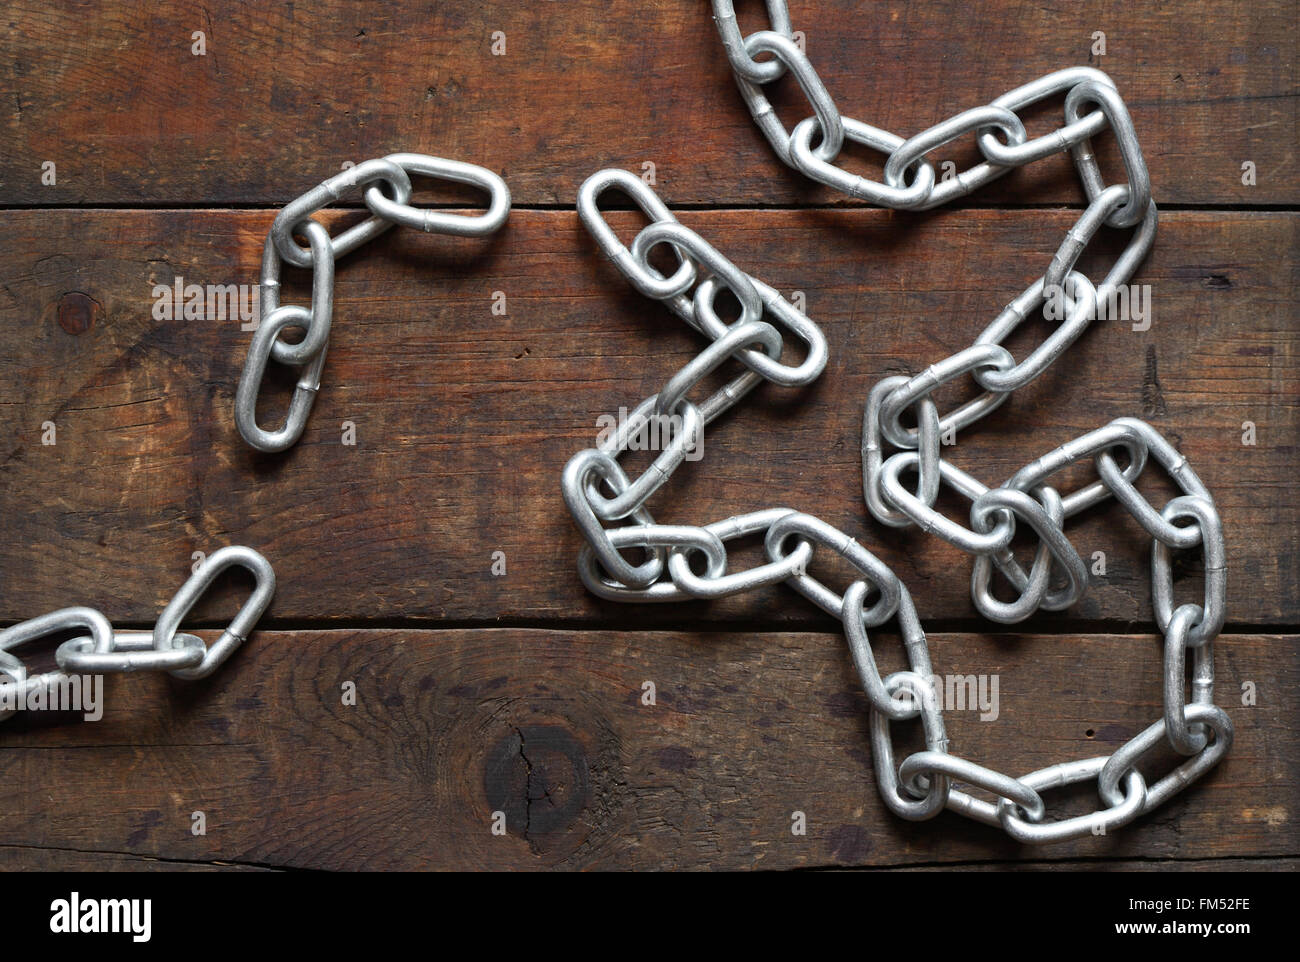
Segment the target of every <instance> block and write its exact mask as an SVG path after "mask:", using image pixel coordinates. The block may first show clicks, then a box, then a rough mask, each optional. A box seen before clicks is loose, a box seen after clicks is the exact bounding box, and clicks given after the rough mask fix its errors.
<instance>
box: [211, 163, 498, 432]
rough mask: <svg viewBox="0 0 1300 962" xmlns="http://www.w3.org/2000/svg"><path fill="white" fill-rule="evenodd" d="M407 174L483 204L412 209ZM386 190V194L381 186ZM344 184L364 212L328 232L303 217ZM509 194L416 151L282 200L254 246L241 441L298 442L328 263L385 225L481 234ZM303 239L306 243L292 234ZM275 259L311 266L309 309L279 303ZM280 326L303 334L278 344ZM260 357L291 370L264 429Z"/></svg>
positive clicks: (317, 372) (322, 338) (320, 364)
mask: <svg viewBox="0 0 1300 962" xmlns="http://www.w3.org/2000/svg"><path fill="white" fill-rule="evenodd" d="M411 174H416V175H419V176H421V177H433V178H438V179H440V180H447V181H453V182H455V183H460V184H469V185H470V186H472V187H477V188H479V189H480V190H482V191H483V192H485V193H486V194H487V195H488V198H489V202H488V208H487V210H485V211H484V212H483V213H481V214H476V215H472V216H466V215H463V214H447V213H443V212H441V211H436V210H424V209H419V208H415V207H412V206H411V205H410V199H411V176H410V175H411ZM385 188H386V189H387V191H388V193H385V192H384V190H385ZM353 190H360V191H361V192H362V199H363V200H364V201H365V204H366V207H367V208H368V209H369V210H370V212H371V216H370V217H367V218H366V219H365V220H363V221H361V223H359V224H355V225H354V226H352V227H349V228H348V229H347V230H345V231H343V232H342V233H341V234H339V235H338V236H336V237H331V236H330V234H329V231H328V230H326V228H325V226H324V225H323V224H321V223H320V222H319V221H318V220H316V219H315V218H314V217H313V216H312V215H313V214H316V213H318V212H319V211H321V210H322V209H324V208H325V207H326V206H327V205H329V204H331V203H333V202H334V201H336V200H339V199H340V198H341V197H343V196H345V195H346V194H348V193H349V192H351V191H353ZM509 212H510V191H509V189H508V188H507V187H506V184H505V181H503V180H502V179H501V178H500V177H498V176H497V175H496V174H494V173H493V172H492V171H490V170H487V169H486V168H484V167H477V166H475V165H473V164H466V163H462V162H460V161H457V160H447V159H445V158H442V157H431V156H428V155H426V154H409V153H400V154H389V155H388V156H387V157H380V158H375V159H373V160H367V161H364V162H362V163H360V164H357V165H356V166H354V167H350V168H348V169H347V170H344V171H342V172H340V173H338V174H335V175H334V176H333V177H331V178H329V179H328V180H326V181H325V182H323V183H321V184H318V185H317V186H316V187H313V188H312V189H311V190H309V191H307V192H306V193H305V194H303V195H302V196H301V197H298V198H296V199H295V200H292V201H290V202H289V203H288V204H286V205H285V206H284V208H283V209H282V210H281V211H280V212H279V213H278V214H277V215H276V217H275V220H274V221H272V223H271V229H270V231H269V232H268V233H267V236H266V243H265V245H264V246H263V248H262V274H261V285H260V291H261V308H262V310H261V322H260V323H259V324H258V327H257V331H256V332H255V333H254V334H253V340H252V342H251V343H250V344H249V346H248V359H247V360H246V361H245V362H244V371H243V374H242V375H241V376H240V379H239V387H238V388H237V389H236V391H235V424H236V426H237V427H238V428H239V433H240V434H241V435H242V436H243V438H244V440H245V441H247V442H248V443H249V444H250V445H252V446H253V447H255V448H257V449H258V450H259V451H268V452H274V451H284V450H287V449H288V448H291V447H293V445H295V444H297V443H298V439H299V438H300V437H302V432H303V429H304V428H305V427H306V426H307V417H308V415H309V414H311V409H312V405H313V404H315V402H316V394H317V392H318V391H319V390H320V382H321V371H322V369H323V368H324V366H325V352H326V349H327V348H328V346H329V335H330V322H331V320H332V318H333V313H334V262H335V261H336V260H338V259H339V258H340V257H343V256H344V255H346V254H349V253H351V252H352V251H354V250H356V249H357V248H358V247H360V246H362V245H363V244H366V243H368V242H370V241H372V240H374V239H375V238H376V237H378V236H379V235H380V234H383V233H384V232H385V231H387V230H389V229H391V228H392V227H393V225H395V224H401V225H402V226H404V227H409V228H411V229H413V230H420V231H425V232H426V233H435V234H448V235H451V236H455V237H483V236H486V235H488V234H491V233H494V232H495V231H497V230H499V229H500V228H501V225H502V224H504V223H505V220H506V216H507V215H508V214H509ZM295 234H301V235H303V236H304V237H306V239H307V243H308V246H307V247H306V248H304V247H302V246H300V245H299V244H298V242H297V241H295V240H294V235H295ZM282 262H288V263H289V264H292V265H293V266H294V267H304V268H310V269H311V271H312V298H311V308H310V310H308V309H307V308H303V307H299V306H296V305H281V303H280V273H281V270H282ZM286 328H297V329H298V330H301V331H302V332H303V336H302V339H301V340H300V341H298V342H296V343H290V342H288V341H285V340H282V339H281V337H280V335H281V334H282V333H283V332H284V331H285V329H286ZM270 360H274V361H277V362H279V363H280V364H285V365H288V366H290V367H296V368H298V369H299V375H298V380H297V383H296V384H295V385H294V388H293V395H292V397H291V399H290V401H289V410H288V412H287V414H286V415H285V419H284V421H283V423H282V424H281V425H280V427H278V428H276V429H274V430H267V429H266V428H263V427H262V426H261V425H260V424H258V423H257V399H258V395H259V394H261V391H262V379H263V377H264V376H265V374H266V365H267V362H268V361H270Z"/></svg>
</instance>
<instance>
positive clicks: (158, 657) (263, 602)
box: [0, 545, 275, 721]
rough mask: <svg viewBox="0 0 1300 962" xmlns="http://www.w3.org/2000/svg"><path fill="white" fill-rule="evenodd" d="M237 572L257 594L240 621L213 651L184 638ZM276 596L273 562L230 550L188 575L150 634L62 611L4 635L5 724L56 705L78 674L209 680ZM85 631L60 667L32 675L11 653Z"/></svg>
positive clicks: (0, 681)
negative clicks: (24, 712) (210, 593)
mask: <svg viewBox="0 0 1300 962" xmlns="http://www.w3.org/2000/svg"><path fill="white" fill-rule="evenodd" d="M232 567H240V568H244V569H246V570H247V571H249V572H250V573H251V574H252V575H253V591H252V593H251V594H250V595H249V597H248V600H247V601H245V602H244V605H243V607H242V608H240V610H239V612H238V614H236V615H235V617H234V618H233V619H232V620H231V621H230V624H229V625H227V626H226V628H225V630H224V631H222V633H221V636H220V637H219V638H218V639H217V640H216V641H215V642H213V643H212V644H211V645H207V644H206V643H205V642H204V641H203V639H201V638H199V637H197V636H196V635H192V634H189V633H186V632H182V631H179V630H178V629H179V628H180V623H181V621H182V620H183V619H184V618H185V616H186V615H187V614H188V613H189V610H190V609H191V608H192V607H194V604H195V602H197V601H198V599H199V598H200V596H202V594H203V593H204V592H205V591H206V590H207V589H208V587H209V586H210V585H211V584H212V582H213V581H214V580H215V579H216V577H217V576H218V575H219V574H221V573H222V572H223V571H225V570H227V569H228V568H232ZM274 594H275V572H274V571H273V570H272V569H271V563H270V562H269V561H267V560H266V558H264V557H263V556H262V555H260V554H258V553H257V552H256V551H254V550H253V549H252V548H246V547H243V546H242V545H228V546H227V547H224V548H221V549H219V550H218V551H214V552H213V553H212V554H210V555H209V556H208V557H207V558H205V559H204V560H203V562H202V564H200V565H199V567H198V568H197V569H196V570H195V571H194V573H193V574H191V575H190V577H189V579H188V580H187V581H186V582H185V584H183V585H181V588H180V590H179V591H177V592H176V594H175V595H174V596H173V597H172V599H171V601H169V602H168V603H167V606H166V607H165V608H164V609H163V611H162V614H160V615H159V616H158V620H157V622H156V623H155V624H154V627H153V630H152V631H114V630H113V626H112V625H111V624H109V621H108V619H107V618H105V617H104V615H102V614H101V613H100V612H98V611H96V610H95V609H93V608H60V609H59V610H57V611H52V612H50V613H48V614H44V615H40V616H38V617H36V618H31V619H28V620H27V621H23V622H20V623H19V624H16V625H14V626H12V627H10V628H6V629H4V630H3V631H0V721H4V720H5V719H6V718H9V717H10V716H11V715H13V714H15V713H16V712H17V711H19V710H21V708H22V707H23V706H24V705H26V704H29V702H30V700H32V699H33V698H35V697H37V696H34V695H33V692H34V691H36V690H37V689H41V690H42V692H43V698H42V701H44V702H46V703H50V704H53V703H55V694H56V693H57V691H58V690H59V689H61V688H63V686H65V685H67V684H68V683H69V682H70V681H71V679H72V677H73V676H74V675H103V674H120V673H126V672H134V671H165V672H167V673H168V674H170V675H173V676H175V677H176V678H183V679H187V680H190V679H197V678H206V677H208V676H209V675H210V674H212V673H213V672H214V671H216V670H217V669H218V668H220V667H221V665H223V664H224V663H225V662H226V660H227V659H228V658H229V657H230V656H231V655H232V654H234V652H235V650H236V649H237V648H239V646H240V645H242V644H243V643H244V641H245V640H247V638H248V636H249V635H250V634H251V633H252V631H253V628H254V627H255V626H256V625H257V622H258V620H259V619H260V618H261V617H262V614H263V612H265V611H266V608H267V606H268V605H269V604H270V603H271V597H272V595H274ZM76 630H84V631H88V632H90V634H89V635H81V636H79V637H74V638H72V639H70V640H68V641H65V642H63V643H62V644H61V645H59V646H58V648H57V649H55V653H54V660H55V663H56V664H57V665H58V667H57V668H56V669H55V670H52V671H47V672H44V673H42V674H40V675H31V674H29V673H28V671H27V667H26V665H25V664H24V663H23V661H22V660H21V659H19V658H18V657H17V656H15V655H14V654H13V649H14V648H18V647H20V646H22V645H26V644H29V643H31V642H34V641H40V640H41V639H42V638H47V637H49V636H50V635H54V634H58V633H62V632H67V631H76Z"/></svg>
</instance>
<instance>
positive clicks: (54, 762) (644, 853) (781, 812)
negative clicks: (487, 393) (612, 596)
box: [0, 629, 1300, 869]
mask: <svg viewBox="0 0 1300 962" xmlns="http://www.w3.org/2000/svg"><path fill="white" fill-rule="evenodd" d="M1298 641H1300V639H1298V638H1297V637H1295V636H1273V635H1237V636H1232V637H1230V638H1224V639H1223V640H1222V642H1221V644H1219V645H1218V646H1217V647H1218V651H1217V655H1218V661H1217V668H1218V678H1217V684H1218V695H1219V701H1220V703H1221V704H1224V705H1226V706H1227V710H1228V712H1229V714H1230V715H1231V717H1232V718H1233V721H1234V724H1235V726H1236V744H1235V746H1234V748H1233V751H1232V753H1231V754H1230V755H1229V756H1228V758H1227V759H1226V760H1225V761H1224V762H1223V763H1222V764H1221V765H1220V766H1219V767H1218V768H1217V769H1216V770H1215V771H1213V772H1212V773H1211V774H1210V775H1208V776H1207V777H1206V778H1205V779H1204V780H1202V781H1201V782H1199V783H1197V784H1196V785H1195V786H1193V787H1192V788H1190V789H1189V790H1187V791H1186V792H1185V793H1183V794H1182V795H1181V796H1179V797H1178V798H1177V799H1175V800H1174V801H1172V802H1171V803H1170V804H1168V805H1167V806H1165V807H1163V808H1161V809H1160V810H1159V811H1158V812H1155V813H1152V814H1151V815H1150V816H1148V817H1145V818H1143V819H1142V820H1140V822H1138V823H1135V824H1134V825H1131V826H1129V827H1128V828H1127V829H1126V830H1124V831H1122V832H1120V831H1117V832H1114V833H1112V834H1111V835H1109V836H1106V837H1100V838H1091V837H1090V838H1088V839H1084V840H1080V841H1077V842H1071V843H1066V844H1064V845H1059V846H1051V847H1034V848H1022V847H1020V846H1017V845H1016V844H1015V843H1013V842H1011V841H1009V840H1008V839H1006V838H1005V837H1004V836H1003V835H1002V833H1001V832H999V831H997V830H994V829H990V828H987V827H985V826H981V825H976V824H973V823H968V822H967V821H966V820H964V819H961V818H960V817H958V816H955V815H951V814H947V813H945V814H944V815H941V816H940V817H939V818H938V819H937V820H935V821H933V822H929V823H925V824H914V823H908V822H903V821H901V820H899V819H897V818H895V817H893V816H892V815H890V814H889V813H888V812H887V811H886V810H885V809H884V807H883V805H882V803H881V801H880V799H879V797H878V795H877V791H876V787H875V781H874V777H873V775H872V772H871V761H870V758H871V750H870V747H869V741H868V737H867V727H868V724H867V713H866V710H865V707H866V700H865V698H864V696H863V695H862V694H861V691H860V687H859V683H858V681H857V678H856V675H855V674H854V671H853V668H852V664H851V660H850V659H849V657H848V655H847V652H846V650H845V645H844V642H843V639H842V638H840V637H839V636H836V635H829V634H808V633H798V634H792V633H782V632H771V633H765V634H755V633H745V632H741V633H726V632H716V633H675V632H626V631H620V632H592V631H579V632H569V631H544V630H522V629H500V630H497V629H478V630H471V631H434V630H399V631H381V630H345V631H300V632H292V633H288V632H265V631H262V632H258V633H256V635H255V636H254V637H253V638H252V639H251V640H250V642H249V644H248V645H247V646H245V648H244V649H243V650H242V651H241V652H240V653H239V654H238V655H237V656H236V657H235V659H234V660H233V661H232V662H230V663H229V664H228V665H226V666H225V668H224V669H223V670H222V671H221V672H219V673H218V674H217V675H215V676H213V677H212V678H211V679H209V680H208V681H206V682H203V683H196V684H186V683H181V682H171V681H169V680H167V679H166V678H160V677H157V676H136V677H125V678H120V679H113V680H112V681H111V682H110V684H109V685H108V686H107V688H106V692H105V701H106V703H107V706H108V707H107V710H106V711H105V714H104V717H103V719H102V720H101V721H99V722H95V723H88V722H81V721H64V720H62V719H57V716H44V717H37V716H35V715H32V714H30V713H29V714H27V715H22V716H18V717H17V718H15V719H13V720H11V721H10V722H8V723H6V725H5V728H4V731H3V734H2V735H0V737H2V738H3V743H4V750H3V751H2V752H0V852H3V851H5V847H6V846H16V845H22V846H28V847H33V848H44V847H50V848H57V849H64V850H73V851H78V852H96V851H103V852H108V853H119V854H132V855H137V856H147V857H150V858H158V859H164V860H170V861H176V860H179V861H185V862H209V861H223V862H234V863H241V864H252V865H257V866H264V867H275V866H281V867H294V868H333V869H399V868H401V869H424V868H458V869H460V868H495V869H520V868H564V869H575V868H627V867H633V868H673V869H695V868H705V867H709V868H790V867H816V866H824V867H829V866H889V865H904V864H918V863H919V864H939V863H971V862H1007V861H1012V860H1016V859H1021V858H1028V859H1031V860H1034V861H1045V862H1053V861H1058V860H1061V861H1071V860H1077V859H1083V858H1086V859H1097V858H1107V859H1119V860H1124V859H1138V858H1141V859H1151V860H1179V861H1178V864H1179V865H1181V864H1182V861H1183V860H1188V861H1192V862H1195V861H1198V860H1205V859H1211V858H1225V857H1230V856H1231V857H1256V858H1257V857H1268V856H1278V857H1290V858H1294V857H1295V856H1296V855H1297V853H1300V848H1297V841H1298V837H1297V829H1296V813H1295V811H1294V804H1295V798H1296V789H1297V781H1298V780H1300V755H1298V753H1297V751H1296V747H1295V740H1294V738H1293V737H1292V728H1293V720H1294V718H1295V712H1296V710H1297V708H1298V707H1300V706H1298V705H1297V703H1296V692H1297V691H1298V690H1300V685H1298V684H1297V683H1298V682H1300V676H1298V675H1297V662H1296V658H1295V652H1296V644H1297V642H1298ZM930 644H931V649H932V651H933V655H934V662H935V669H936V671H938V672H940V673H944V674H948V673H961V674H989V675H993V674H996V675H997V676H998V678H999V697H998V713H997V718H996V719H994V720H987V721H981V720H979V716H978V714H977V713H975V712H973V711H969V710H966V711H948V712H946V716H945V717H946V722H947V727H948V734H949V736H950V738H951V740H952V743H951V748H952V750H953V751H954V752H957V753H959V754H962V755H964V756H967V757H970V758H973V759H976V760H979V761H982V762H986V763H989V764H992V765H994V766H995V767H997V768H999V769H1001V770H1005V771H1009V772H1012V773H1017V774H1019V773H1023V772H1025V771H1029V770H1032V769H1036V768H1039V767H1042V766H1044V765H1047V764H1051V763H1054V762H1057V761H1063V760H1066V759H1070V758H1083V757H1089V756H1092V755H1098V754H1106V753H1109V752H1111V751H1113V750H1114V749H1116V748H1117V747H1118V746H1119V745H1120V744H1122V743H1123V742H1124V741H1125V740H1127V739H1128V738H1129V737H1130V736H1132V735H1133V734H1135V733H1136V732H1137V731H1138V730H1139V729H1141V728H1143V727H1145V726H1146V725H1147V724H1148V723H1149V722H1150V721H1152V720H1154V719H1155V718H1156V717H1158V715H1159V713H1160V696H1159V665H1160V650H1159V649H1160V646H1159V644H1158V643H1157V642H1156V641H1155V640H1154V639H1144V638H1134V637H1131V636H1110V635H1096V636H1084V635H1065V636H1059V635H1057V636H1030V635H1008V634H1001V635H953V634H944V633H938V634H933V635H931V637H930ZM875 647H876V650H877V653H878V657H879V659H880V662H881V665H882V667H883V668H884V669H885V670H887V671H888V670H892V669H895V668H898V667H901V665H902V656H901V651H900V650H899V644H898V642H897V639H896V638H893V637H892V636H889V635H887V634H883V633H882V634H880V635H878V636H877V638H876V640H875ZM647 680H649V681H652V682H654V684H655V686H656V704H655V705H653V706H647V705H644V704H642V700H641V694H642V690H643V689H642V686H643V683H644V682H645V681H647ZM346 681H352V682H354V683H355V684H356V688H357V703H356V705H355V707H347V706H344V705H343V704H342V703H341V701H342V699H341V692H342V685H343V683H344V682H346ZM1245 681H1252V682H1254V683H1255V685H1256V692H1257V704H1256V705H1255V706H1253V707H1242V705H1241V699H1240V691H1241V686H1242V683H1243V682H1245ZM56 719H57V720H56ZM910 729H911V726H900V730H899V732H898V734H897V736H896V744H897V746H898V750H899V751H901V752H909V751H911V750H914V749H915V747H916V746H917V742H918V741H919V733H916V732H913V731H911V730H910ZM1170 761H1171V759H1170V758H1160V759H1153V760H1152V762H1153V765H1154V766H1155V768H1154V769H1153V770H1152V771H1149V772H1148V774H1149V775H1151V776H1153V777H1154V775H1156V774H1159V773H1160V772H1161V771H1163V770H1167V769H1162V768H1161V767H1160V766H1162V765H1168V764H1170ZM54 773H57V777H52V776H53V774H54ZM1047 800H1048V803H1049V805H1050V806H1051V810H1052V811H1053V812H1055V813H1058V814H1059V813H1069V814H1075V813H1080V812H1083V811H1088V810H1091V807H1092V806H1093V805H1095V801H1096V800H1095V796H1094V795H1093V794H1092V793H1090V792H1088V791H1086V790H1085V789H1084V788H1082V787H1081V788H1080V789H1079V790H1078V791H1077V792H1075V791H1069V792H1059V793H1050V794H1049V795H1048V796H1047ZM195 811H202V812H204V813H205V816H206V820H207V834H206V835H204V836H202V837H195V836H193V835H191V834H190V818H191V814H192V813H193V812H195ZM795 811H802V812H804V813H805V814H806V816H807V824H808V832H807V835H806V836H795V835H793V834H792V833H791V828H790V827H791V813H792V812H795ZM493 812H503V813H505V815H504V817H505V823H506V828H507V834H506V835H505V836H494V835H493V834H492V833H491V830H490V829H491V820H492V813H493Z"/></svg>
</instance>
